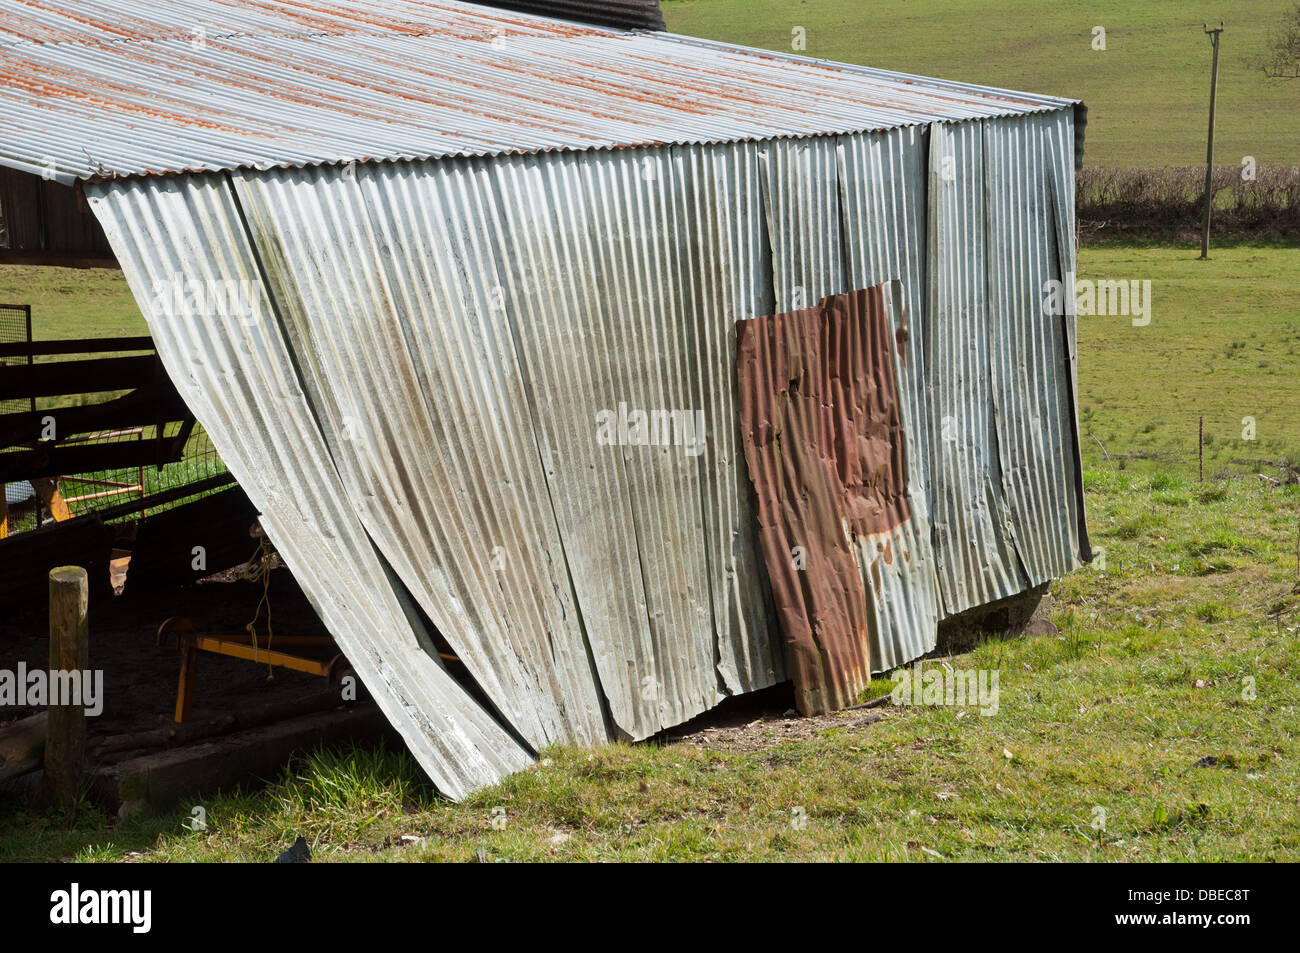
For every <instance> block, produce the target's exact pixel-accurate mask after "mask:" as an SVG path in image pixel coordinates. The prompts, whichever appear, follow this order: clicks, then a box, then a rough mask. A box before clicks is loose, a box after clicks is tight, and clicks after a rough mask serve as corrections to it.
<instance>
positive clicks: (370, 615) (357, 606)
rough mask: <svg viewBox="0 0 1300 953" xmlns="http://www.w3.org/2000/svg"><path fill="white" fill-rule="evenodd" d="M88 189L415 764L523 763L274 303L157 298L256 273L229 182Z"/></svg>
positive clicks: (474, 775) (284, 548) (460, 782)
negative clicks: (394, 563) (392, 550)
mask: <svg viewBox="0 0 1300 953" xmlns="http://www.w3.org/2000/svg"><path fill="white" fill-rule="evenodd" d="M88 191H89V192H90V194H91V198H90V201H91V206H92V208H93V209H94V210H95V212H96V214H97V215H98V216H99V219H100V221H101V222H102V223H103V224H104V230H105V233H106V234H107V235H108V238H109V241H110V242H111V243H112V245H113V249H114V251H115V252H116V253H117V256H118V260H119V261H120V262H121V263H122V268H123V271H124V272H125V274H126V278H127V281H128V282H129V283H130V286H131V290H132V292H133V293H134V294H135V297H136V300H137V301H138V302H139V303H140V305H141V308H142V309H143V311H144V314H145V318H146V320H147V321H148V322H149V326H150V329H151V330H152V332H153V335H154V344H155V346H156V347H157V350H158V356H159V358H160V359H161V360H162V362H163V364H164V366H165V367H166V368H167V370H168V373H169V374H170V375H171V376H172V379H173V380H174V381H175V383H176V387H177V389H178V390H179V391H180V393H181V396H182V397H184V398H185V401H186V403H188V404H189V406H190V409H191V410H193V411H194V414H195V416H196V417H198V418H199V419H201V420H202V421H203V425H204V427H205V428H206V429H207V432H208V434H209V435H210V436H211V437H212V442H213V444H214V445H215V446H216V447H217V448H218V450H219V452H220V453H221V456H222V459H223V460H224V461H225V462H226V463H227V464H228V465H229V467H230V470H231V472H232V473H234V474H235V476H236V478H237V479H238V480H239V484H240V486H242V487H243V489H244V491H245V492H246V493H247V494H248V498H249V499H250V500H251V501H252V502H253V504H254V505H255V506H256V507H257V509H258V511H259V512H260V513H261V514H262V516H261V518H262V523H263V526H264V527H265V529H266V531H267V533H268V535H269V536H270V537H271V539H273V540H274V541H275V545H276V548H277V549H278V550H279V552H280V553H281V555H282V556H283V557H284V560H285V563H286V564H287V565H288V566H290V567H291V568H292V570H293V573H294V576H295V577H296V578H297V579H298V581H299V582H300V583H301V584H302V587H303V590H304V591H305V592H306V593H307V595H308V597H309V598H310V599H311V601H312V604H313V606H315V608H316V610H317V612H318V613H319V614H320V616H321V618H322V619H323V620H324V622H325V624H326V625H327V626H328V627H329V630H330V632H331V633H332V634H333V635H334V637H335V638H336V639H337V641H338V643H339V645H340V647H341V648H342V649H343V651H344V652H345V653H346V654H347V657H348V660H349V661H350V662H351V663H352V665H353V667H354V668H355V670H356V671H357V673H358V674H359V675H360V676H361V678H362V681H363V682H364V683H365V684H366V686H367V688H369V690H370V691H371V693H372V694H373V695H374V696H375V699H376V701H377V702H378V703H379V705H380V708H381V709H382V710H383V712H384V714H385V715H386V716H387V718H388V720H389V721H390V722H391V723H392V724H393V725H394V726H395V727H396V728H397V729H398V730H399V731H400V732H401V733H402V736H403V737H404V738H405V739H406V741H407V744H408V745H410V747H411V751H412V753H413V754H414V755H415V757H416V758H417V759H418V760H419V762H420V765H421V766H422V767H423V768H424V769H425V771H427V772H428V773H429V776H430V777H431V778H432V779H433V780H434V782H435V783H437V785H438V786H439V788H440V789H442V790H443V791H445V792H447V793H448V794H449V795H450V796H452V797H457V796H460V795H462V794H464V793H467V792H469V791H472V790H474V789H475V788H478V787H482V786H483V785H485V784H489V783H491V782H493V781H495V780H497V779H499V778H500V777H502V776H503V775H504V774H507V773H509V772H511V771H515V770H518V769H520V768H522V767H524V766H525V765H526V764H527V763H528V761H529V753H528V752H527V751H526V750H525V749H524V748H523V747H521V746H520V744H519V743H517V742H516V741H515V740H514V738H513V737H512V736H511V735H510V733H509V732H507V731H506V730H504V729H503V728H502V727H501V726H500V725H499V724H498V723H497V722H496V721H495V720H494V719H493V718H491V717H490V716H489V715H488V714H487V713H485V712H484V711H483V710H482V709H481V708H480V707H479V706H478V704H477V703H476V702H474V701H473V700H472V699H471V698H470V696H469V695H468V693H467V692H466V691H465V690H464V689H463V688H462V687H461V686H460V685H458V684H457V683H456V681H455V680H454V679H453V678H452V677H451V676H450V675H449V674H448V673H447V672H446V671H445V670H444V669H443V668H442V667H441V665H440V663H439V662H438V654H437V652H436V651H433V650H432V646H431V645H430V644H429V642H428V636H427V633H425V632H424V631H423V629H422V628H421V627H420V626H419V625H418V624H416V623H413V622H412V621H411V611H410V607H409V606H407V605H404V603H403V598H402V596H401V593H400V590H399V589H398V588H397V587H395V586H394V585H393V582H392V580H391V578H390V575H389V573H388V571H387V570H386V568H385V567H384V565H383V563H382V562H381V561H380V559H379V557H378V555H377V553H376V552H375V549H374V546H373V545H372V544H371V542H370V539H369V538H368V537H367V535H366V532H365V529H364V527H363V525H362V522H361V520H360V519H359V518H358V516H357V513H356V511H355V509H354V507H353V505H352V503H351V501H350V500H349V499H348V495H347V492H346V489H345V488H344V485H343V483H342V481H341V480H340V477H339V474H338V472H337V470H336V466H337V464H336V461H335V458H334V455H333V454H331V453H330V450H329V447H328V446H327V444H326V441H325V438H324V436H323V435H322V433H321V430H320V429H319V427H318V425H317V422H316V413H317V409H316V408H315V407H314V406H313V405H312V403H311V402H309V401H308V399H307V395H306V394H305V393H304V392H303V390H302V388H301V387H300V383H299V377H298V373H297V371H296V368H295V359H294V354H293V353H292V351H291V349H290V348H289V347H288V346H286V340H285V338H284V337H283V336H282V335H281V333H280V327H279V322H278V320H277V316H276V313H275V308H276V305H275V303H274V302H273V301H271V299H270V298H268V297H266V296H265V295H257V296H255V297H254V298H253V299H252V310H251V312H250V313H248V314H244V315H239V314H222V315H210V314H204V313H199V312H198V311H197V309H196V310H195V311H191V312H177V311H174V310H170V309H165V308H163V307H162V306H160V304H159V301H158V298H157V297H156V296H155V288H157V287H159V286H163V287H167V286H168V285H169V283H170V282H171V281H172V280H173V279H174V278H175V277H176V276H177V275H183V276H185V277H186V278H188V279H190V280H192V281H194V282H199V283H201V282H205V281H242V282H249V283H250V285H249V286H250V287H252V286H256V285H257V284H258V283H259V278H260V275H259V268H258V265H257V262H256V257H255V252H254V249H253V247H252V245H251V243H250V242H249V240H248V236H247V233H246V232H245V230H244V228H243V226H242V224H241V220H240V212H239V209H238V208H237V206H236V204H235V201H234V196H233V194H232V192H231V190H230V188H229V187H228V185H227V183H226V182H225V181H224V180H223V179H221V178H219V177H216V176H197V177H189V178H185V179H179V180H176V179H146V180H141V181H137V182H130V183H118V184H116V185H114V186H113V187H111V188H107V189H105V188H100V187H95V188H92V189H90V190H88ZM169 297H171V296H169Z"/></svg>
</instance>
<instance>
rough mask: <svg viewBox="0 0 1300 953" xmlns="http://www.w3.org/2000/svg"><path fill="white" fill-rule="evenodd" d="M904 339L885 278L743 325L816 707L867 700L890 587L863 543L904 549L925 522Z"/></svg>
mask: <svg viewBox="0 0 1300 953" xmlns="http://www.w3.org/2000/svg"><path fill="white" fill-rule="evenodd" d="M894 340H895V339H894V325H893V322H892V321H891V320H890V318H889V315H888V313H887V309H886V304H885V294H884V286H883V285H876V286H875V287H872V288H869V289H862V290H858V291H851V292H847V293H845V294H841V295H834V296H830V297H827V298H825V299H823V300H822V301H821V302H820V303H819V304H818V305H817V306H816V307H812V308H804V309H800V310H796V311H789V312H784V313H781V314H776V315H772V316H769V317H765V318H755V319H751V320H747V321H742V322H741V323H740V327H739V332H738V341H737V349H738V351H737V375H738V377H739V380H740V407H739V411H740V415H741V428H742V437H743V440H744V446H745V461H746V463H747V465H748V468H749V476H750V480H751V481H752V483H753V485H754V493H755V497H756V499H757V505H758V519H759V526H760V533H759V537H760V540H761V542H762V547H763V555H764V560H765V563H766V566H767V572H768V579H769V580H770V581H771V585H772V593H773V599H774V601H775V604H776V613H777V618H778V619H779V620H780V623H781V628H782V631H783V633H784V635H785V639H786V645H787V650H788V653H789V657H790V670H791V675H792V677H793V679H794V685H795V699H796V702H797V704H798V706H799V710H800V711H802V712H804V713H805V714H813V713H817V712H824V711H830V710H833V709H837V708H843V707H845V706H846V705H850V704H853V703H854V702H855V701H857V700H858V696H859V695H860V693H861V692H862V690H863V689H865V688H866V686H867V684H868V683H869V682H870V679H871V669H872V665H871V660H870V649H869V645H870V635H869V631H868V630H869V627H870V625H871V624H872V618H873V613H872V612H871V611H870V610H869V608H868V606H869V605H870V604H872V603H878V602H879V601H880V600H881V599H882V598H883V597H884V595H885V592H884V587H883V583H882V580H881V578H880V575H879V569H878V568H876V564H875V563H874V561H873V564H872V565H871V566H862V565H860V557H859V551H858V548H857V541H858V540H865V541H867V542H868V543H869V545H870V546H871V547H873V548H877V549H878V551H879V553H880V560H881V561H882V562H884V563H886V564H893V563H894V562H895V561H896V560H901V559H903V558H904V555H903V553H900V552H894V551H893V550H892V540H891V536H890V533H891V531H893V530H894V529H896V528H897V527H899V526H901V525H903V524H905V523H907V522H908V521H909V519H910V518H911V502H910V499H909V494H908V488H907V466H906V446H905V444H906V440H905V437H904V431H903V420H902V409H901V402H902V400H903V396H902V395H903V393H904V392H903V391H900V389H899V386H898V379H897V372H896V368H895V360H894V352H895V344H894ZM864 570H865V572H864ZM864 583H865V584H864Z"/></svg>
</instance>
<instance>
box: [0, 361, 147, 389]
mask: <svg viewBox="0 0 1300 953" xmlns="http://www.w3.org/2000/svg"><path fill="white" fill-rule="evenodd" d="M157 364H158V357H157V355H155V354H141V355H135V356H132V357H101V358H90V359H88V360H84V361H53V362H49V363H44V364H9V365H5V366H3V367H0V400H18V399H26V398H28V397H59V396H62V395H64V394H93V393H97V392H100V391H114V390H135V389H136V388H137V387H147V386H149V385H150V384H151V383H153V381H154V379H155V378H154V375H155V372H156V369H157Z"/></svg>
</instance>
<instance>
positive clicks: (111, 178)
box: [0, 100, 1088, 190]
mask: <svg viewBox="0 0 1300 953" xmlns="http://www.w3.org/2000/svg"><path fill="white" fill-rule="evenodd" d="M1066 108H1069V109H1071V110H1073V113H1074V124H1075V141H1074V167H1075V169H1076V170H1077V169H1081V168H1083V129H1084V126H1083V125H1080V118H1081V117H1082V121H1083V123H1084V125H1086V123H1087V115H1088V107H1087V106H1085V105H1084V104H1083V103H1082V102H1081V101H1078V100H1061V101H1060V105H1051V106H1046V105H1045V106H1043V107H1041V108H1038V109H1032V110H1029V111H1027V112H1024V113H1015V114H1011V115H1007V116H973V117H969V118H964V119H943V120H935V119H923V120H917V121H916V122H904V123H894V124H892V125H880V126H867V127H862V128H857V129H838V130H834V131H827V132H817V133H792V134H791V135H788V136H768V137H765V138H755V137H753V136H735V137H730V138H722V139H682V140H680V141H672V142H625V143H621V144H619V145H616V146H591V147H589V148H586V149H578V148H573V147H567V146H566V147H563V148H557V149H503V150H501V151H498V152H490V151H489V152H468V151H466V152H458V153H455V154H454V155H445V154H437V153H431V154H427V155H424V154H422V155H409V156H390V157H386V158H382V159H372V158H358V159H332V160H324V161H320V162H277V163H272V164H269V165H253V164H247V163H245V164H241V165H231V166H224V165H223V166H213V167H212V168H204V167H194V168H185V169H174V170H173V169H169V170H167V171H163V172H139V173H134V174H132V175H94V176H74V175H67V174H64V173H60V172H55V173H54V174H53V175H50V174H49V173H48V172H47V171H46V169H45V168H44V167H43V166H40V165H37V164H34V163H31V162H27V161H24V160H23V159H20V158H13V157H10V156H6V155H3V154H0V166H4V167H5V168H9V169H15V170H17V171H19V172H27V173H29V174H31V175H39V176H42V177H45V178H48V179H49V180H51V181H54V182H57V183H59V184H60V185H68V186H72V187H74V188H77V189H78V190H80V187H81V186H82V185H85V184H90V183H94V184H103V183H109V182H131V181H133V180H137V179H166V178H177V177H180V176H187V175H219V174H221V173H223V172H271V171H274V170H277V169H321V168H330V167H337V166H348V165H353V164H355V165H384V164H386V163H403V162H436V161H438V160H440V159H489V158H495V157H497V156H515V155H552V154H557V153H558V154H564V153H574V154H581V153H596V152H619V151H622V150H625V149H655V148H665V147H671V146H713V145H718V146H722V145H734V144H736V143H741V142H787V141H788V142H795V141H800V140H809V141H811V140H817V139H830V138H834V137H836V136H860V135H866V134H868V133H873V132H884V131H886V130H889V129H908V128H913V127H917V126H934V125H942V126H955V125H962V124H963V123H968V122H983V121H985V120H986V119H998V118H1003V119H1014V118H1016V116H1033V115H1039V114H1042V113H1051V112H1058V111H1062V110H1064V109H1066Z"/></svg>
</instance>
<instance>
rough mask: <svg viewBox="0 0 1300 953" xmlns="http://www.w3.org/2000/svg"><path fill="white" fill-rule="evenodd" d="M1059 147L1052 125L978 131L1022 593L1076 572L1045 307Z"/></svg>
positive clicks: (1002, 449)
mask: <svg viewBox="0 0 1300 953" xmlns="http://www.w3.org/2000/svg"><path fill="white" fill-rule="evenodd" d="M1063 147H1064V144H1063V143H1061V142H1060V140H1059V126H1058V124H1057V122H1055V121H1054V120H1053V119H1052V118H1040V117H1032V118H1029V119H1026V120H1023V121H1021V122H1018V123H1007V122H1003V121H1000V120H989V121H986V122H985V123H984V174H985V189H984V192H985V195H986V197H987V198H986V201H987V203H988V204H987V220H988V233H989V246H990V248H991V249H994V250H995V251H994V253H992V254H990V255H989V257H988V268H989V275H988V287H989V315H990V320H991V325H992V328H991V330H992V333H993V348H992V350H991V354H990V356H991V358H992V371H993V401H994V405H995V407H996V409H997V414H996V421H997V427H998V442H997V446H998V453H999V457H1000V464H1001V472H1002V482H1003V487H1004V489H1005V494H1006V504H1007V511H1008V514H1009V516H1010V522H1009V528H1010V531H1011V535H1012V539H1013V541H1014V543H1015V546H1016V550H1017V552H1019V554H1020V557H1021V561H1022V563H1023V564H1024V567H1025V569H1026V571H1027V573H1028V577H1029V583H1030V584H1031V585H1038V584H1040V583H1043V582H1046V581H1047V580H1049V579H1052V578H1053V577H1056V576H1063V575H1065V574H1066V573H1067V572H1070V571H1071V570H1073V569H1075V568H1077V567H1078V566H1079V560H1078V542H1077V539H1078V530H1077V527H1076V526H1075V509H1076V487H1075V485H1074V474H1073V471H1072V464H1073V458H1074V456H1075V443H1074V437H1073V434H1072V433H1071V430H1070V420H1071V417H1072V415H1073V405H1072V402H1071V397H1072V395H1071V392H1070V380H1069V374H1068V368H1067V357H1066V342H1065V340H1064V337H1065V321H1064V320H1063V315H1060V314H1050V313H1047V312H1046V311H1045V308H1044V303H1045V298H1046V291H1047V287H1048V286H1047V282H1048V280H1049V279H1051V280H1056V281H1063V280H1064V275H1062V274H1061V273H1060V272H1059V266H1060V262H1059V260H1058V259H1057V256H1056V249H1055V236H1054V234H1053V228H1054V222H1053V213H1052V209H1051V203H1052V189H1051V184H1050V180H1049V171H1048V164H1049V163H1050V162H1051V161H1052V159H1051V157H1052V155H1053V154H1055V152H1056V150H1058V149H1061V148H1063ZM1062 530H1066V532H1062Z"/></svg>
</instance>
